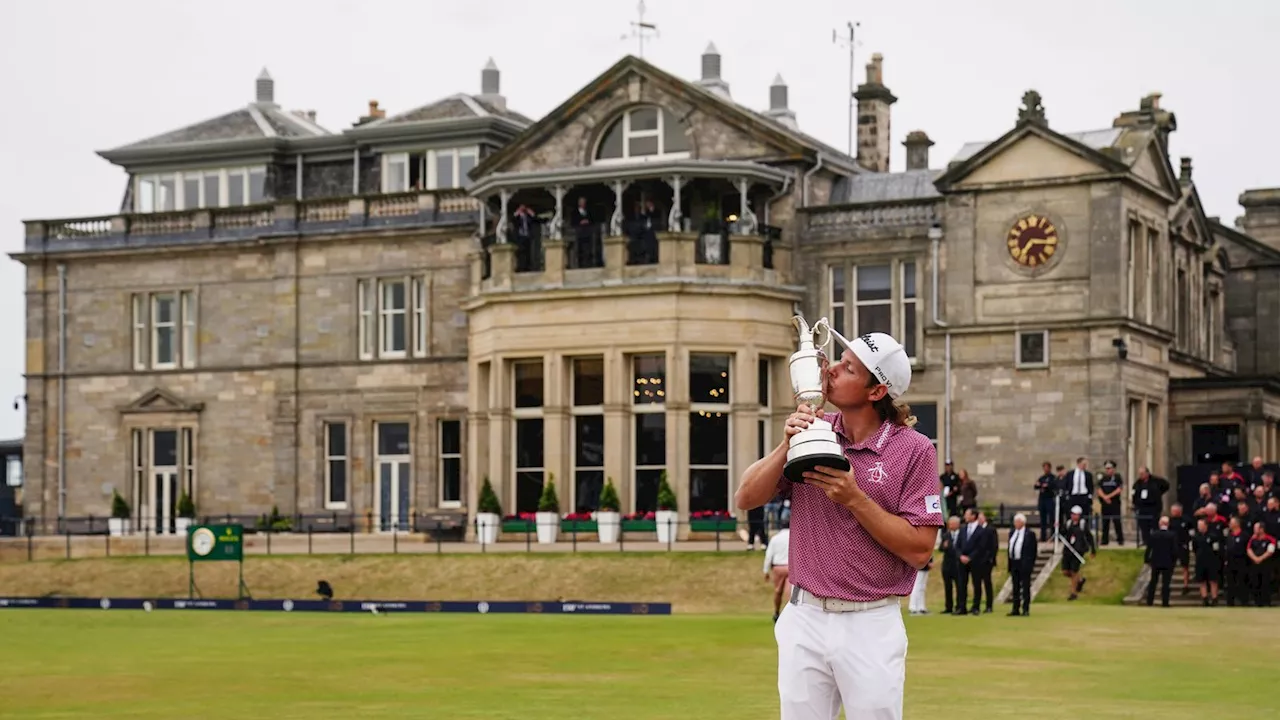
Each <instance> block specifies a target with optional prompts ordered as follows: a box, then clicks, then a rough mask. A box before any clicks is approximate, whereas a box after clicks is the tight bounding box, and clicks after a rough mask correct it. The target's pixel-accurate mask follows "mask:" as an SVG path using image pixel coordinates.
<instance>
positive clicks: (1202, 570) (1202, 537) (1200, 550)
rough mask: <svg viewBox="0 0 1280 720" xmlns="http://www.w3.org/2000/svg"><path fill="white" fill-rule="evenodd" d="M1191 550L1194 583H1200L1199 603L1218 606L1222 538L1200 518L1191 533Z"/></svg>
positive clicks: (1206, 605)
mask: <svg viewBox="0 0 1280 720" xmlns="http://www.w3.org/2000/svg"><path fill="white" fill-rule="evenodd" d="M1191 550H1192V553H1193V554H1194V555H1195V556H1196V582H1198V583H1200V602H1201V603H1202V604H1203V605H1204V606H1205V607H1209V606H1211V605H1217V604H1218V586H1219V585H1220V583H1221V581H1222V537H1221V536H1220V535H1218V534H1217V533H1216V532H1214V531H1213V530H1212V529H1210V527H1209V521H1208V520H1206V519H1204V518H1200V519H1199V520H1197V521H1196V528H1195V530H1192V531H1191Z"/></svg>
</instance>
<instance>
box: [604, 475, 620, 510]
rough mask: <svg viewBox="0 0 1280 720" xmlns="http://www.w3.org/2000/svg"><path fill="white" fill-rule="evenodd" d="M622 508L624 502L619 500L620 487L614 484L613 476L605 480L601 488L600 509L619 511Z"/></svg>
mask: <svg viewBox="0 0 1280 720" xmlns="http://www.w3.org/2000/svg"><path fill="white" fill-rule="evenodd" d="M621 509H622V503H621V502H619V501H618V489H617V488H615V487H614V486H613V478H607V479H606V480H605V481H604V488H603V489H601V490H600V510H601V512H618V511H619V510H621Z"/></svg>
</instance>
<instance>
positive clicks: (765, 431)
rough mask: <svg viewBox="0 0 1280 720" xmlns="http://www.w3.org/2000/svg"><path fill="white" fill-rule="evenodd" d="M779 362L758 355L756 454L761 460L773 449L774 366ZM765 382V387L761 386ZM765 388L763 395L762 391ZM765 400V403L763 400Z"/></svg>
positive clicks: (766, 356)
mask: <svg viewBox="0 0 1280 720" xmlns="http://www.w3.org/2000/svg"><path fill="white" fill-rule="evenodd" d="M775 362H777V361H776V360H775V359H774V358H773V357H772V356H769V355H757V356H756V405H757V406H758V409H757V413H756V414H757V417H756V446H757V447H756V454H757V455H758V457H757V458H756V459H757V460H759V459H760V458H763V457H764V456H765V455H768V454H769V452H770V451H771V448H772V445H773V443H772V442H770V441H771V440H772V437H773V432H772V430H773V428H772V427H771V424H772V420H773V368H774V363H775ZM762 382H763V385H764V387H763V388H761V387H760V386H761V384H762ZM761 390H764V394H763V396H761V393H760V391H761ZM762 400H763V403H762V402H761V401H762Z"/></svg>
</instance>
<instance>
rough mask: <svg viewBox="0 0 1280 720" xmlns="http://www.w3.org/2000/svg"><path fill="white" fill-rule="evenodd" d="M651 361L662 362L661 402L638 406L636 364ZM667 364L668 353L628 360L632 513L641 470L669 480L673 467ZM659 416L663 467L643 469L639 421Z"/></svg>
mask: <svg viewBox="0 0 1280 720" xmlns="http://www.w3.org/2000/svg"><path fill="white" fill-rule="evenodd" d="M652 357H658V358H661V359H662V382H661V385H662V389H660V390H658V391H657V392H656V394H655V397H657V398H658V401H657V402H642V403H637V402H635V398H636V397H638V395H639V392H640V391H639V390H637V389H636V387H637V383H636V378H637V374H636V373H637V370H636V363H637V361H639V360H640V359H641V358H652ZM667 360H668V355H667V351H666V350H665V349H664V350H656V351H638V352H633V353H631V354H630V355H629V356H628V357H627V365H628V368H629V369H630V371H631V372H630V373H628V377H629V378H630V380H629V382H630V383H631V384H630V388H631V391H632V395H631V403H630V405H631V422H630V423H629V425H630V426H631V427H630V431H631V432H630V437H629V440H630V442H629V444H630V445H631V453H630V457H628V458H627V465H628V466H629V467H630V469H631V492H630V493H628V494H629V496H630V500H631V509H632V511H633V512H634V511H636V509H637V508H638V507H639V503H638V497H637V493H638V492H639V489H640V484H639V473H640V471H642V470H644V471H652V470H656V471H659V472H662V471H667V477H668V480H669V479H670V477H671V472H670V470H671V465H670V463H669V462H668V459H669V456H670V453H671V430H672V428H671V419H670V417H668V415H667V400H668V397H667V391H666V388H668V387H669V386H670V384H669V383H668V382H667V373H668V372H669V371H670V365H671V363H669V362H667ZM659 413H660V414H661V415H662V423H663V430H662V464H661V465H640V464H639V462H638V461H639V458H638V453H639V447H638V446H637V444H636V442H635V439H636V433H637V432H638V431H639V428H640V419H641V418H640V416H641V415H651V414H659Z"/></svg>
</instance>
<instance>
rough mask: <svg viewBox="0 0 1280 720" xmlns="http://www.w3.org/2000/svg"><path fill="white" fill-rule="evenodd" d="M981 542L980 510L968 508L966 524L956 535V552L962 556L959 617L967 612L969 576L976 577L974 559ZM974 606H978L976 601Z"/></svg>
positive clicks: (965, 517)
mask: <svg viewBox="0 0 1280 720" xmlns="http://www.w3.org/2000/svg"><path fill="white" fill-rule="evenodd" d="M981 544H982V526H981V525H979V524H978V511H977V510H974V509H973V508H968V509H967V510H965V511H964V525H962V526H960V532H959V534H958V535H957V536H956V554H957V555H958V556H959V558H960V573H959V577H958V578H957V579H958V580H959V582H958V583H957V585H956V606H955V615H956V616H957V617H960V616H963V615H966V614H967V613H966V611H965V608H967V607H968V603H967V601H968V599H969V578H971V577H974V563H973V561H974V558H975V556H976V555H977V553H978V552H980V551H981V550H982V548H981ZM974 607H975V608H976V607H977V604H976V601H975V604H974ZM975 613H976V611H975Z"/></svg>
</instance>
